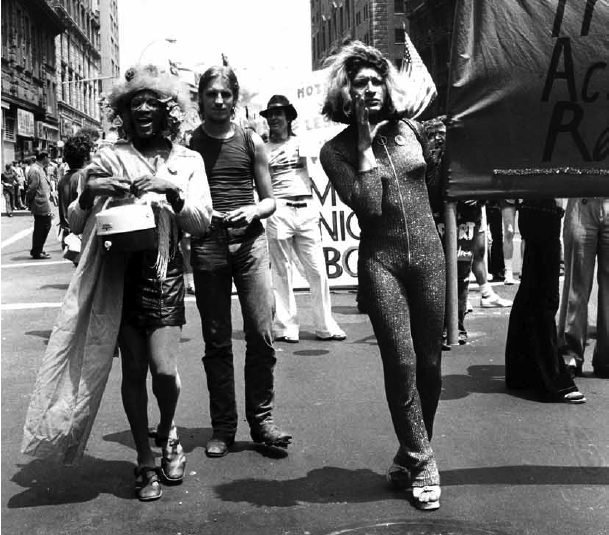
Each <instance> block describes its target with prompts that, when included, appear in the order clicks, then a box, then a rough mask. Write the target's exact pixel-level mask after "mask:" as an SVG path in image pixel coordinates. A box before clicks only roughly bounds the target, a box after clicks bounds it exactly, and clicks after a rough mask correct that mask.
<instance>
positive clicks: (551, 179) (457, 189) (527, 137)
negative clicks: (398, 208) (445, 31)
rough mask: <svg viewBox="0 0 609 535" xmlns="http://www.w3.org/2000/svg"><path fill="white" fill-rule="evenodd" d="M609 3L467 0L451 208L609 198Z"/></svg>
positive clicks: (454, 69) (453, 92)
mask: <svg viewBox="0 0 609 535" xmlns="http://www.w3.org/2000/svg"><path fill="white" fill-rule="evenodd" d="M608 56H609V0H578V1H575V0H518V1H512V2H489V1H486V0H458V2H457V6H456V12H455V24H454V32H453V42H452V51H451V65H450V82H449V95H448V112H447V116H448V125H447V155H446V163H447V166H446V169H447V171H446V172H447V194H448V198H449V199H475V198H491V197H495V198H497V197H500V198H501V197H503V198H530V197H538V196H540V195H544V196H548V197H580V196H606V195H608V194H609V65H608V61H609V58H608Z"/></svg>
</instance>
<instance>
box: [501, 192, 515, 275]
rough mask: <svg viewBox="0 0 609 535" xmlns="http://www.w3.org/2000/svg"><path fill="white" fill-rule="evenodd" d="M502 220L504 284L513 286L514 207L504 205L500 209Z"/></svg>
mask: <svg viewBox="0 0 609 535" xmlns="http://www.w3.org/2000/svg"><path fill="white" fill-rule="evenodd" d="M501 219H502V220H503V261H504V263H505V284H514V266H513V259H514V233H515V226H516V205H515V204H504V205H503V206H502V208H501Z"/></svg>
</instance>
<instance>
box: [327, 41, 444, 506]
mask: <svg viewBox="0 0 609 535" xmlns="http://www.w3.org/2000/svg"><path fill="white" fill-rule="evenodd" d="M330 65H331V66H330V69H331V71H330V76H329V80H330V83H329V85H328V88H327V94H326V97H325V101H324V108H323V113H324V115H325V116H326V117H327V118H329V119H331V120H333V121H337V122H343V123H347V124H349V126H348V127H347V128H346V129H345V130H343V131H342V132H341V133H340V134H338V135H337V136H336V137H335V138H333V139H332V140H330V141H328V142H327V143H326V144H325V145H324V146H323V147H322V150H321V154H320V159H321V164H322V166H323V168H324V171H325V172H326V174H327V175H328V177H329V179H330V182H331V183H332V185H333V186H334V188H335V189H336V192H337V193H338V195H339V197H340V198H341V200H342V201H343V202H344V203H345V204H347V205H348V206H349V207H351V208H352V209H353V210H354V211H355V213H356V215H357V217H358V220H359V224H360V227H361V241H360V246H359V265H358V271H359V273H358V277H359V285H360V292H362V297H363V298H364V300H365V302H366V310H367V312H368V314H369V316H370V320H371V322H372V327H373V329H374V333H375V335H376V338H377V341H378V345H379V348H380V352H381V358H382V361H383V367H384V376H385V392H386V396H387V401H388V404H389V410H390V412H391V417H392V420H393V425H394V428H395V432H396V435H397V438H398V441H399V444H400V446H399V449H398V452H397V454H396V456H395V458H394V461H393V464H392V466H391V467H390V468H389V471H388V473H387V477H388V479H389V481H391V482H393V483H396V484H400V486H405V487H406V489H407V490H409V491H411V492H412V496H413V503H414V505H415V506H416V507H418V508H420V509H437V508H438V507H439V498H440V476H439V473H438V468H437V465H436V461H435V459H434V454H433V451H432V449H431V446H430V443H429V441H430V439H431V435H432V427H433V420H434V416H435V413H436V409H437V406H438V401H439V398H440V391H441V381H442V379H441V371H440V357H441V353H442V350H441V343H442V328H443V321H444V304H445V260H444V253H443V251H442V245H441V242H440V238H439V236H438V233H437V231H436V228H435V225H434V221H433V217H432V211H431V208H430V199H429V194H428V188H427V184H426V163H425V158H424V149H423V146H422V145H421V143H420V142H419V140H420V139H423V138H422V136H421V135H420V134H419V133H418V130H417V125H416V123H414V122H410V121H404V120H401V119H400V118H399V117H400V108H401V107H402V109H403V103H404V102H405V101H406V100H407V95H405V94H404V93H403V92H401V90H400V89H399V88H398V87H397V85H396V83H395V76H396V71H395V68H394V67H393V66H392V65H391V64H390V62H389V61H388V60H387V59H385V58H384V57H383V56H382V54H381V53H380V52H379V51H378V50H376V49H375V48H372V47H369V46H366V45H364V44H363V43H361V42H359V41H354V42H352V43H350V44H348V45H345V46H344V47H343V48H342V49H341V50H340V51H339V52H338V53H337V54H336V55H335V56H334V57H333V58H331V63H330Z"/></svg>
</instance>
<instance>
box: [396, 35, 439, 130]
mask: <svg viewBox="0 0 609 535" xmlns="http://www.w3.org/2000/svg"><path fill="white" fill-rule="evenodd" d="M402 28H403V29H404V57H403V60H402V66H401V68H400V71H399V77H400V79H401V80H402V83H403V84H405V85H406V87H407V88H408V95H409V96H410V102H409V105H408V113H407V116H408V117H411V118H413V119H414V118H416V117H418V116H419V115H421V114H422V113H423V112H424V111H425V109H426V108H427V107H428V106H429V105H430V104H431V103H432V102H433V100H434V99H435V98H436V97H437V96H438V91H437V89H436V84H435V83H434V81H433V78H432V77H431V74H429V71H428V70H427V67H425V64H424V63H423V60H422V59H421V56H420V55H419V53H418V52H417V49H416V48H415V46H414V45H413V44H412V41H411V40H410V37H409V35H408V32H407V31H406V25H405V24H402Z"/></svg>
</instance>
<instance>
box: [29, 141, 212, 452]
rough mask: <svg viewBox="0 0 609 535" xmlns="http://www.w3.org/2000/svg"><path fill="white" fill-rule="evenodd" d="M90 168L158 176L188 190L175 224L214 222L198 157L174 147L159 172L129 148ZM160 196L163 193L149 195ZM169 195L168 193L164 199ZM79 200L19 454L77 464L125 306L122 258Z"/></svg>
mask: <svg viewBox="0 0 609 535" xmlns="http://www.w3.org/2000/svg"><path fill="white" fill-rule="evenodd" d="M87 169H92V170H101V171H104V172H106V173H111V174H112V175H113V176H125V177H128V178H129V179H131V180H134V179H136V178H138V177H140V176H142V175H143V174H151V173H153V172H156V173H157V174H162V175H163V176H164V177H165V178H168V179H170V180H172V181H173V182H174V183H176V184H177V185H179V186H180V187H181V188H182V189H183V190H184V191H185V197H186V201H185V203H184V208H183V209H182V210H181V211H180V213H179V214H177V216H176V219H177V222H178V225H179V226H180V227H181V228H183V229H184V230H186V231H187V232H190V233H191V234H194V235H197V234H204V233H205V231H206V229H207V227H208V225H209V223H210V221H211V212H212V205H211V195H210V193H209V185H208V183H207V177H206V174H205V166H204V164H203V160H202V158H201V156H200V155H199V154H198V153H195V152H193V151H190V150H189V149H186V148H184V147H181V146H178V145H174V147H173V149H172V151H171V154H170V155H169V157H168V159H167V162H166V163H165V164H164V165H163V166H161V168H159V169H158V170H156V171H155V170H154V169H152V168H151V166H150V165H149V164H148V162H147V161H146V160H145V159H144V158H143V157H142V156H141V154H139V152H137V151H136V150H135V149H134V148H133V146H132V145H131V144H129V143H118V144H116V145H115V146H114V147H107V148H104V149H102V150H101V151H99V152H98V153H97V154H96V155H95V156H94V157H93V160H92V162H91V164H90V165H89V166H88V167H87ZM147 195H158V194H147ZM160 197H164V196H160ZM105 200H106V197H103V196H99V197H97V198H96V199H95V203H94V205H93V208H92V209H91V210H82V209H81V208H80V205H79V203H78V199H76V200H75V201H74V202H73V203H72V204H71V205H70V207H69V209H68V213H69V220H70V228H71V230H72V232H75V233H80V232H82V234H83V239H82V249H81V256H80V260H79V263H78V266H77V267H76V270H75V272H74V275H73V276H72V279H71V281H70V285H69V287H68V290H67V292H66V295H65V298H64V301H63V304H62V306H61V310H60V312H59V317H58V319H57V322H56V324H55V327H54V328H53V331H52V333H51V337H50V339H49V343H48V346H47V348H46V351H45V354H44V357H43V360H42V365H41V368H40V371H39V372H38V378H37V380H36V386H35V387H34V393H33V394H32V398H31V400H30V405H29V408H28V413H27V417H26V422H25V426H24V434H23V442H22V452H23V453H27V454H30V455H35V456H37V457H44V458H55V459H59V460H61V461H63V462H64V463H67V464H70V463H73V462H76V461H79V460H80V459H81V458H82V456H83V454H84V450H85V446H86V444H87V440H88V438H89V435H90V433H91V429H92V427H93V422H94V420H95V417H96V415H97V411H98V409H99V405H100V403H101V399H102V395H103V392H104V390H105V387H106V383H107V381H108V376H109V374H110V370H111V368H112V362H113V356H114V353H115V350H116V346H117V339H118V333H119V329H120V325H121V315H122V307H123V299H122V295H123V281H124V269H125V258H126V257H125V256H124V255H122V254H119V253H113V254H107V253H106V252H105V250H104V248H103V245H102V242H101V240H100V239H98V237H97V235H96V228H95V216H96V214H97V213H99V212H100V211H101V210H102V209H103V205H104V203H105Z"/></svg>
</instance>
